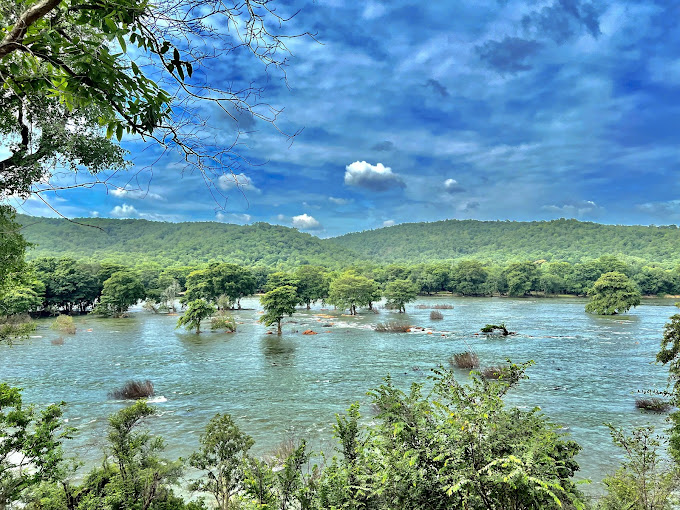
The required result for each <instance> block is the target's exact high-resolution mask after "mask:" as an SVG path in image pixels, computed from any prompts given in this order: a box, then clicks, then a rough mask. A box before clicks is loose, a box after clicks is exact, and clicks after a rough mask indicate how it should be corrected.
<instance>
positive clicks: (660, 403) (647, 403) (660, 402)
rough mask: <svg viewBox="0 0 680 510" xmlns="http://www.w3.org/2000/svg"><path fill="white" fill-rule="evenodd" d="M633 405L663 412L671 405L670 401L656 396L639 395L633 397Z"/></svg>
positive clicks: (646, 409)
mask: <svg viewBox="0 0 680 510" xmlns="http://www.w3.org/2000/svg"><path fill="white" fill-rule="evenodd" d="M635 407H637V408H638V409H644V410H645V411H654V412H657V413H665V412H666V411H668V410H670V408H671V407H672V406H671V404H670V402H668V401H667V400H664V399H662V398H658V397H639V398H636V399H635Z"/></svg>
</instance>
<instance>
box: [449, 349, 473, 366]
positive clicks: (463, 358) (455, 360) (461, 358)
mask: <svg viewBox="0 0 680 510" xmlns="http://www.w3.org/2000/svg"><path fill="white" fill-rule="evenodd" d="M449 363H450V364H451V365H452V366H456V367H458V368H467V369H472V368H477V367H478V366H479V357H478V356H477V354H476V353H474V352H470V351H467V352H459V353H457V354H454V355H453V356H451V358H450V359H449Z"/></svg>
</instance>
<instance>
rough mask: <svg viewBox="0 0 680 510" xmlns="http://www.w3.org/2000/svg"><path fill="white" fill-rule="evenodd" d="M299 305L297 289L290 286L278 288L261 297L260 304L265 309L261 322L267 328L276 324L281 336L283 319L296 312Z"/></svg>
mask: <svg viewBox="0 0 680 510" xmlns="http://www.w3.org/2000/svg"><path fill="white" fill-rule="evenodd" d="M297 303H298V297H297V289H296V288H295V287H291V286H290V285H284V286H283V287H277V288H276V289H274V290H270V291H269V292H267V293H266V294H264V295H263V296H261V297H260V304H261V305H262V307H263V308H264V314H263V315H262V317H260V322H262V323H263V324H264V325H265V326H271V325H272V324H274V323H276V327H277V333H278V334H279V335H280V334H281V319H283V317H284V316H285V315H288V316H289V317H290V316H291V315H293V313H294V312H295V305H297Z"/></svg>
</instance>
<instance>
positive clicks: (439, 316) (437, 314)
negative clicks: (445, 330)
mask: <svg viewBox="0 0 680 510" xmlns="http://www.w3.org/2000/svg"><path fill="white" fill-rule="evenodd" d="M443 318H444V315H443V314H442V313H441V312H438V311H437V310H432V311H431V312H430V319H432V320H440V319H443Z"/></svg>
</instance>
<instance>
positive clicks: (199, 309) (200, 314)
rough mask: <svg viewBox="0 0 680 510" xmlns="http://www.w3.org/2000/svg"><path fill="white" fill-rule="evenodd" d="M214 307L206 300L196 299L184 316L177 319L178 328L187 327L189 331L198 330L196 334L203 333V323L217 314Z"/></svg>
mask: <svg viewBox="0 0 680 510" xmlns="http://www.w3.org/2000/svg"><path fill="white" fill-rule="evenodd" d="M215 311H216V309H215V307H214V306H213V305H211V304H210V303H208V302H207V301H205V300H204V299H196V300H194V301H192V302H191V303H189V306H187V309H186V311H185V312H184V315H182V316H181V317H180V318H179V319H177V327H178V328H179V327H182V326H185V327H186V328H187V329H188V330H189V331H191V330H192V329H195V330H196V334H198V333H200V332H201V322H203V320H205V319H207V318H208V317H210V316H211V315H213V314H214V313H215Z"/></svg>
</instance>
